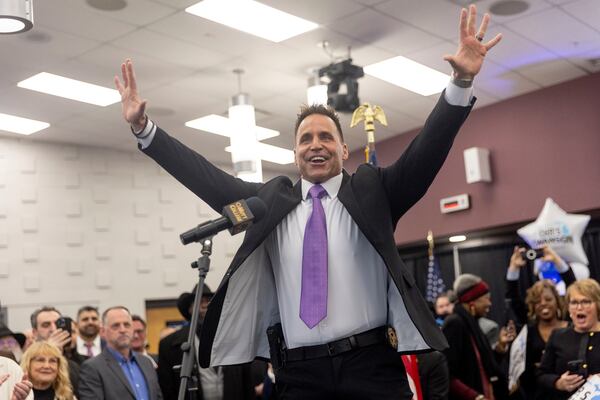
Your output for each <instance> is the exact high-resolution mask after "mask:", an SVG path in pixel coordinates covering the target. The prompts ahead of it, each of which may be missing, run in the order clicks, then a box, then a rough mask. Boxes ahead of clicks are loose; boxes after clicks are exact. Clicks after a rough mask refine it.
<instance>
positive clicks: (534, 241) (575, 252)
mask: <svg viewBox="0 0 600 400" xmlns="http://www.w3.org/2000/svg"><path fill="white" fill-rule="evenodd" d="M588 222H590V216H589V215H579V214H567V213H566V212H565V211H564V210H563V209H562V208H560V207H559V206H558V204H556V203H555V202H554V200H552V199H551V198H547V199H546V203H545V204H544V208H543V209H542V212H540V215H539V216H538V218H537V219H536V220H535V221H534V222H532V223H530V224H528V225H525V226H524V227H522V228H521V229H519V230H518V231H517V233H518V234H519V236H521V237H522V238H523V240H525V241H526V242H527V244H528V245H529V246H530V247H532V248H534V249H538V248H540V247H542V246H543V245H545V244H547V245H548V246H550V247H552V249H553V250H554V251H555V252H556V253H557V254H558V255H559V256H561V257H562V258H563V259H564V260H565V261H567V262H569V263H571V262H579V263H582V264H586V265H587V264H588V259H587V256H586V255H585V251H583V246H582V244H581V236H583V232H584V231H585V228H586V226H587V224H588Z"/></svg>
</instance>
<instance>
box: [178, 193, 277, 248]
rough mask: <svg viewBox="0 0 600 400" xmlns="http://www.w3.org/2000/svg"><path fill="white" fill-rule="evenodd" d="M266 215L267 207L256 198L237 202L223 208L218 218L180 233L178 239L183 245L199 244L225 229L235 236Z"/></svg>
mask: <svg viewBox="0 0 600 400" xmlns="http://www.w3.org/2000/svg"><path fill="white" fill-rule="evenodd" d="M266 213H267V205H266V204H265V202H264V201H262V200H261V199H259V198H258V197H250V198H249V199H248V200H238V201H236V202H235V203H231V204H228V205H226V206H225V207H223V213H222V214H221V215H222V216H221V217H220V218H217V219H213V220H211V221H207V222H204V223H203V224H200V225H198V226H197V227H195V228H192V229H190V230H188V231H186V232H184V233H182V234H181V235H179V239H180V240H181V243H183V244H184V245H186V244H190V243H193V242H200V241H202V240H203V239H205V238H206V237H208V236H213V235H215V234H217V233H219V232H221V231H224V230H225V229H229V233H231V234H232V235H237V234H238V233H240V232H243V231H245V230H246V229H248V228H249V227H250V225H252V223H254V222H255V221H259V220H260V219H261V218H263V217H264V216H265V214H266Z"/></svg>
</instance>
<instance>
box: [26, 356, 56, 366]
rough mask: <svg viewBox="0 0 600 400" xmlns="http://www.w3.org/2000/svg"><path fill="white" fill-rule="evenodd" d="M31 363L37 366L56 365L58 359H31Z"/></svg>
mask: <svg viewBox="0 0 600 400" xmlns="http://www.w3.org/2000/svg"><path fill="white" fill-rule="evenodd" d="M31 362H34V363H37V364H45V363H48V364H50V365H58V358H56V357H49V358H46V357H33V358H32V359H31Z"/></svg>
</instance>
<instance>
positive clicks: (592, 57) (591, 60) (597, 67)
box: [568, 47, 600, 73]
mask: <svg viewBox="0 0 600 400" xmlns="http://www.w3.org/2000/svg"><path fill="white" fill-rule="evenodd" d="M568 60H569V61H570V62H572V63H573V64H575V65H578V66H579V67H581V68H583V69H584V70H585V71H587V72H588V73H595V72H600V47H599V48H597V49H594V50H592V51H588V52H587V53H584V54H579V55H578V56H576V57H570V58H569V59H568Z"/></svg>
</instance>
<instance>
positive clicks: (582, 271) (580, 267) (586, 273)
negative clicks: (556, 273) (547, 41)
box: [570, 262, 590, 281]
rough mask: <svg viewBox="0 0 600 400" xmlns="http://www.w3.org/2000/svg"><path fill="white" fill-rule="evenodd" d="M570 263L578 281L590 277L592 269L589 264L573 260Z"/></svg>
mask: <svg viewBox="0 0 600 400" xmlns="http://www.w3.org/2000/svg"><path fill="white" fill-rule="evenodd" d="M570 265H571V269H572V270H573V273H574V274H575V278H577V280H578V281H579V280H581V279H587V278H589V277H590V269H589V268H588V266H587V265H585V264H582V263H578V262H572V263H571V264H570Z"/></svg>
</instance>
